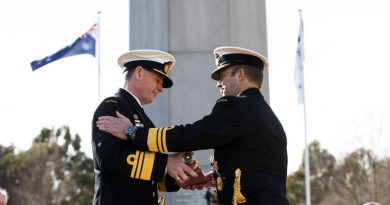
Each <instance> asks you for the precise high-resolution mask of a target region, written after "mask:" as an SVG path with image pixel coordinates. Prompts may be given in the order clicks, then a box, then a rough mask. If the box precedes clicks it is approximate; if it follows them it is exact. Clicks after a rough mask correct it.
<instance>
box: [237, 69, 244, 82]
mask: <svg viewBox="0 0 390 205" xmlns="http://www.w3.org/2000/svg"><path fill="white" fill-rule="evenodd" d="M237 74H238V79H239V80H243V79H244V78H245V71H244V69H243V68H240V69H239V70H238V72H237Z"/></svg>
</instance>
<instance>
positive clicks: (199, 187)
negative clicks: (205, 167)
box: [183, 171, 215, 190]
mask: <svg viewBox="0 0 390 205" xmlns="http://www.w3.org/2000/svg"><path fill="white" fill-rule="evenodd" d="M205 176H206V179H207V181H206V182H204V183H201V184H194V185H191V186H186V187H183V188H184V189H191V190H202V189H203V188H209V187H212V186H215V185H214V183H213V172H211V171H210V172H209V173H207V174H205Z"/></svg>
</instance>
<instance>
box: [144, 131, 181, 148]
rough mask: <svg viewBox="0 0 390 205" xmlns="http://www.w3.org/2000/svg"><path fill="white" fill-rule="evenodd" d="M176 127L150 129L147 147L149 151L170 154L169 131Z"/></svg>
mask: <svg viewBox="0 0 390 205" xmlns="http://www.w3.org/2000/svg"><path fill="white" fill-rule="evenodd" d="M174 127H175V126H170V127H162V128H150V129H149V131H148V139H147V145H148V148H149V151H152V152H168V149H167V141H166V138H167V130H170V129H173V128H174Z"/></svg>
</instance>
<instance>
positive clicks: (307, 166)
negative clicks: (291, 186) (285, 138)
mask: <svg viewBox="0 0 390 205" xmlns="http://www.w3.org/2000/svg"><path fill="white" fill-rule="evenodd" d="M298 11H299V19H300V24H301V25H300V29H299V39H298V40H299V45H298V48H299V52H300V53H299V55H300V68H301V71H300V78H301V79H300V81H301V82H300V85H301V89H300V92H301V93H300V94H301V96H300V98H301V101H302V104H303V122H304V129H305V130H304V132H305V153H304V158H305V196H306V197H305V198H306V205H311V191H310V160H309V146H308V144H307V123H306V122H307V120H306V117H307V115H306V99H305V77H304V69H303V67H304V66H303V60H304V58H305V52H304V39H303V19H302V10H301V9H299V10H298Z"/></svg>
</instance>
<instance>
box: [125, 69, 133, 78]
mask: <svg viewBox="0 0 390 205" xmlns="http://www.w3.org/2000/svg"><path fill="white" fill-rule="evenodd" d="M134 71H135V68H128V69H127V70H126V71H125V80H130V78H131V76H133V73H134Z"/></svg>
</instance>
